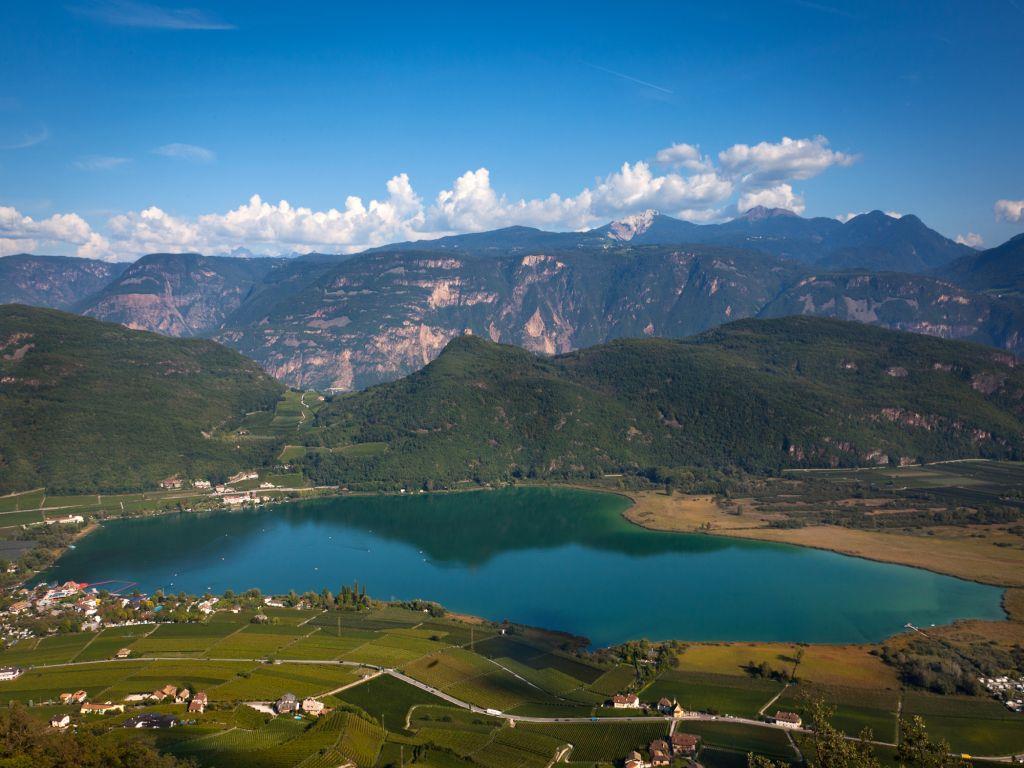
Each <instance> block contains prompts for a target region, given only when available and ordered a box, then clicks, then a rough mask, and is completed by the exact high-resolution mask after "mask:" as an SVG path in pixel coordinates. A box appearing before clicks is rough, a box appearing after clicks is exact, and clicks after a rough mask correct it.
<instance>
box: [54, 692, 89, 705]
mask: <svg viewBox="0 0 1024 768" xmlns="http://www.w3.org/2000/svg"><path fill="white" fill-rule="evenodd" d="M87 698H89V694H88V693H86V692H85V691H75V692H74V693H62V694H61V695H60V703H61V704H81V703H82V702H83V701H85V700H86V699H87Z"/></svg>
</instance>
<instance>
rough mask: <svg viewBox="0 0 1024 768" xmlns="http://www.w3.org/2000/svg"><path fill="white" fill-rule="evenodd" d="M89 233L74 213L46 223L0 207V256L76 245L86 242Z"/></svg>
mask: <svg viewBox="0 0 1024 768" xmlns="http://www.w3.org/2000/svg"><path fill="white" fill-rule="evenodd" d="M91 234H92V229H91V227H90V226H89V224H88V223H87V222H86V221H85V219H83V218H82V217H81V216H79V215H78V214H76V213H56V214H54V215H53V216H50V217H49V218H48V219H33V218H32V217H31V216H24V215H22V214H21V213H20V212H19V211H18V210H17V209H15V208H13V207H11V206H2V205H0V255H7V254H11V253H19V252H21V251H34V250H37V249H38V248H39V247H40V246H47V245H51V244H53V245H63V244H69V245H76V246H81V245H85V244H86V243H88V242H89V237H90V235H91Z"/></svg>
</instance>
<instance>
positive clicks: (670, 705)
mask: <svg viewBox="0 0 1024 768" xmlns="http://www.w3.org/2000/svg"><path fill="white" fill-rule="evenodd" d="M609 703H610V705H611V707H612V708H613V709H656V710H658V711H659V712H660V713H661V714H663V715H665V716H666V717H673V718H675V719H677V720H678V719H679V718H681V717H683V716H684V715H685V714H686V710H684V709H683V708H682V707H681V706H680V705H679V702H678V701H676V700H675V699H671V700H670V699H668V698H665V697H662V698H661V699H659V700H658V703H657V704H655V705H654V706H653V707H652V706H651V705H649V704H643V703H642V702H641V701H640V697H639V696H637V695H636V694H635V693H617V694H615V695H614V696H612V697H611V699H610V700H609Z"/></svg>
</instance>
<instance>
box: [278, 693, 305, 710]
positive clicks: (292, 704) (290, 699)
mask: <svg viewBox="0 0 1024 768" xmlns="http://www.w3.org/2000/svg"><path fill="white" fill-rule="evenodd" d="M298 708H299V701H298V699H296V698H295V694H294V693H286V694H284V695H283V696H282V697H281V698H280V699H278V700H277V701H276V702H274V711H275V712H277V714H279V715H285V714H288V713H289V712H295V711H297V710H298Z"/></svg>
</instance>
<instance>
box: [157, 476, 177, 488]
mask: <svg viewBox="0 0 1024 768" xmlns="http://www.w3.org/2000/svg"><path fill="white" fill-rule="evenodd" d="M181 486H182V481H181V478H180V477H178V476H177V475H174V476H173V477H166V478H164V479H163V480H161V481H160V487H161V488H163V489H164V490H165V491H173V490H177V489H178V488H181Z"/></svg>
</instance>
